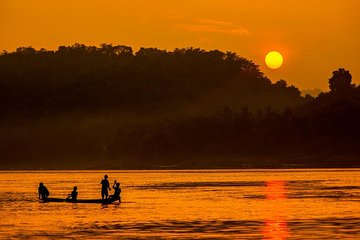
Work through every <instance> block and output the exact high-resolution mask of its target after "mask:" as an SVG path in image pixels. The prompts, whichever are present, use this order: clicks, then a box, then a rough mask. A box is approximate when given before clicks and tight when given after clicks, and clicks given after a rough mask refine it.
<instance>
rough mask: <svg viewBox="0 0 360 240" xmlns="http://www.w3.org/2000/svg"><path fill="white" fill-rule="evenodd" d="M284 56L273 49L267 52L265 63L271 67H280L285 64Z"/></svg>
mask: <svg viewBox="0 0 360 240" xmlns="http://www.w3.org/2000/svg"><path fill="white" fill-rule="evenodd" d="M283 61H284V59H283V56H282V55H281V54H280V53H279V52H278V51H271V52H269V53H268V54H266V57H265V63H266V66H268V67H269V68H271V69H278V68H279V67H281V65H282V64H283Z"/></svg>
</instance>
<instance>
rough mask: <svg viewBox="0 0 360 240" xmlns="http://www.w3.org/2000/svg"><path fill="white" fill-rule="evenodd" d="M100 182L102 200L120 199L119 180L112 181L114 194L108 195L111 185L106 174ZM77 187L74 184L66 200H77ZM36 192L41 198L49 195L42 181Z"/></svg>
mask: <svg viewBox="0 0 360 240" xmlns="http://www.w3.org/2000/svg"><path fill="white" fill-rule="evenodd" d="M100 184H101V199H102V200H105V199H112V200H114V201H116V200H120V193H121V188H120V183H119V182H117V181H116V180H115V181H114V184H113V186H112V189H114V194H113V195H110V196H109V191H111V187H110V183H109V180H108V175H105V176H104V179H103V180H101V182H100ZM77 189H78V188H77V186H74V188H73V190H72V192H71V193H70V194H68V197H67V200H72V201H76V200H77V197H78V192H77ZM38 192H39V199H41V200H46V199H47V198H48V197H49V195H50V192H49V190H48V189H47V188H46V187H45V185H44V184H43V183H42V182H41V183H40V184H39V188H38Z"/></svg>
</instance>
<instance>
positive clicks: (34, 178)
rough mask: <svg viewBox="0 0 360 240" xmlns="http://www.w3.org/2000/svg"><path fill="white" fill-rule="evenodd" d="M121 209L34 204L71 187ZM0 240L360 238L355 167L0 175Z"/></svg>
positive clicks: (358, 185)
mask: <svg viewBox="0 0 360 240" xmlns="http://www.w3.org/2000/svg"><path fill="white" fill-rule="evenodd" d="M105 173H106V174H108V175H109V179H110V183H111V182H113V180H115V179H116V180H118V181H120V182H121V184H122V203H121V204H111V205H107V206H102V205H100V204H73V203H39V201H38V199H37V197H38V196H37V186H38V183H39V182H40V181H42V182H44V184H45V185H46V186H47V187H48V189H49V190H50V194H51V197H65V196H67V194H68V193H70V192H71V190H72V187H73V186H74V185H76V186H78V188H79V199H80V198H81V199H86V198H99V197H100V184H99V183H100V181H101V179H102V177H103V175H104V174H105ZM0 238H4V239H7V238H27V239H33V238H34V239H38V238H40V239H41V238H44V239H46V238H52V239H53V238H70V239H71V238H76V239H100V238H106V239H112V238H114V239H119V238H120V239H154V238H155V239H172V238H173V239H197V238H198V239H360V169H352V170H349V169H332V170H326V169H317V170H308V169H305V170H235V171H234V170H210V171H209V170H195V171H76V172H75V171H31V172H9V171H2V172H0Z"/></svg>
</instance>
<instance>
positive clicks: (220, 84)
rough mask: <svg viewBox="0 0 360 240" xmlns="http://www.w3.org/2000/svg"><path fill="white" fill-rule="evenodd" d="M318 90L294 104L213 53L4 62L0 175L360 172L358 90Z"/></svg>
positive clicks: (78, 48)
mask: <svg viewBox="0 0 360 240" xmlns="http://www.w3.org/2000/svg"><path fill="white" fill-rule="evenodd" d="M329 75H330V74H329ZM328 81H329V87H330V92H324V93H321V94H320V95H319V96H318V97H316V98H313V97H311V96H309V95H307V96H305V97H301V96H300V91H299V90H298V89H297V88H296V87H294V86H288V85H287V83H286V82H285V81H284V80H279V81H277V82H276V83H272V82H271V81H270V80H269V79H268V78H267V77H266V76H265V75H264V74H263V73H262V72H261V71H260V70H259V68H258V66H257V65H256V64H254V63H253V62H251V61H249V60H247V59H245V58H243V57H240V56H238V55H237V54H235V53H231V52H226V53H223V52H220V51H217V50H214V51H205V50H201V49H194V48H187V49H175V50H174V51H164V50H159V49H154V48H141V49H140V50H139V51H138V52H136V53H133V51H132V49H131V48H130V47H126V46H113V45H110V44H103V45H101V46H100V47H93V46H85V45H80V44H75V45H73V46H68V47H64V46H61V47H59V48H58V50H57V51H47V50H44V49H41V50H39V51H37V50H35V49H33V48H31V47H27V48H18V49H17V50H16V51H15V52H11V53H8V52H3V54H2V55H0V169H60V168H61V169H129V168H135V169H163V168H249V167H251V168H257V167H261V168H263V167H272V168H281V167H360V147H359V146H360V127H359V126H360V125H359V122H360V87H359V86H356V85H355V84H353V83H352V76H351V74H350V72H349V71H347V70H345V69H343V68H340V69H338V70H336V71H334V72H333V74H332V77H331V78H330V79H329V80H328Z"/></svg>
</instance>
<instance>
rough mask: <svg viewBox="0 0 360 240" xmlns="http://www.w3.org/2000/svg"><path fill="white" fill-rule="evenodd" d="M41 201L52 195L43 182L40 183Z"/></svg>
mask: <svg viewBox="0 0 360 240" xmlns="http://www.w3.org/2000/svg"><path fill="white" fill-rule="evenodd" d="M38 192H39V199H42V200H46V199H47V197H48V196H49V195H50V193H49V190H48V189H47V188H46V187H45V185H44V184H43V183H42V182H41V183H39V188H38Z"/></svg>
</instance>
